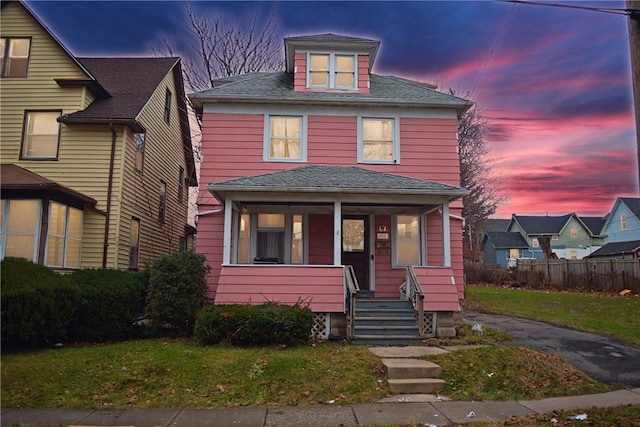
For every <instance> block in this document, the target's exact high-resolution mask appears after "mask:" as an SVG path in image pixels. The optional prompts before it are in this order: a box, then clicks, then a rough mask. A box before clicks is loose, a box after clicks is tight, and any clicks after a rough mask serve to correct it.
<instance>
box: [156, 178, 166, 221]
mask: <svg viewBox="0 0 640 427" xmlns="http://www.w3.org/2000/svg"><path fill="white" fill-rule="evenodd" d="M158 190H159V195H160V202H159V204H158V221H160V222H161V223H163V224H164V218H165V215H166V213H167V183H166V182H164V181H160V187H159V189H158Z"/></svg>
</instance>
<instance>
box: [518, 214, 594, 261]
mask: <svg viewBox="0 0 640 427" xmlns="http://www.w3.org/2000/svg"><path fill="white" fill-rule="evenodd" d="M602 225H603V220H602V219H601V218H597V217H584V218H583V217H579V216H578V215H576V214H575V213H570V214H566V215H561V216H548V215H546V216H528V215H516V214H513V215H512V216H511V221H510V222H509V225H508V226H507V231H508V232H518V233H520V234H521V235H522V236H523V237H524V238H525V239H526V241H527V243H528V244H529V249H528V251H524V252H523V253H522V257H525V258H544V253H543V251H542V248H541V246H540V239H541V238H543V237H545V238H549V239H550V243H551V251H552V252H553V253H554V254H555V255H556V256H557V257H558V258H565V259H582V258H583V257H585V256H587V255H589V254H590V253H591V252H593V251H595V250H596V249H598V248H600V246H602V244H603V240H604V238H603V237H602V235H601V228H602Z"/></svg>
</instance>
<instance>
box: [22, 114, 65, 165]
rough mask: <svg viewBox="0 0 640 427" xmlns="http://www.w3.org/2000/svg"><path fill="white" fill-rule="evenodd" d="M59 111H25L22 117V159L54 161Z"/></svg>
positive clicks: (58, 133)
mask: <svg viewBox="0 0 640 427" xmlns="http://www.w3.org/2000/svg"><path fill="white" fill-rule="evenodd" d="M59 117H60V111H27V112H26V113H25V117H24V131H23V138H22V151H21V158H22V159H36V160H37V159H56V158H57V157H58V141H59V135H60V124H59V123H58V118H59Z"/></svg>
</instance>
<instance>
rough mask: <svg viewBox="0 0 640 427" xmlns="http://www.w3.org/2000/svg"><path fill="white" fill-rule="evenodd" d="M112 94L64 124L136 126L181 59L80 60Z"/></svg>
mask: <svg viewBox="0 0 640 427" xmlns="http://www.w3.org/2000/svg"><path fill="white" fill-rule="evenodd" d="M78 60H79V61H80V62H81V63H82V64H83V65H84V66H85V67H86V68H87V69H88V70H90V71H91V73H92V74H93V75H94V76H95V77H96V78H97V79H98V81H99V82H100V83H101V84H102V86H103V87H104V88H105V89H106V90H107V91H108V92H109V94H110V95H111V96H110V97H108V98H105V99H97V100H95V101H94V102H92V103H91V105H89V106H88V107H87V108H85V109H84V110H81V111H77V112H75V113H72V114H68V115H66V116H64V117H63V118H62V119H61V121H62V122H63V123H93V122H109V123H124V124H129V123H131V124H132V125H133V124H134V122H135V120H136V118H137V117H138V114H140V111H142V108H143V107H144V106H145V105H146V103H147V102H148V101H149V98H150V97H151V95H152V94H153V92H154V91H155V90H156V88H157V87H158V85H159V84H160V82H161V81H162V79H164V77H165V76H166V75H167V73H169V72H170V71H171V69H172V68H173V67H174V66H175V65H176V63H177V61H179V58H78Z"/></svg>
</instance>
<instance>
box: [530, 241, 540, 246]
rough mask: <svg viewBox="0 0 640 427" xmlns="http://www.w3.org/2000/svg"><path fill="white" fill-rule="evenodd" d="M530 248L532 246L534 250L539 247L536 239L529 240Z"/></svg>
mask: <svg viewBox="0 0 640 427" xmlns="http://www.w3.org/2000/svg"><path fill="white" fill-rule="evenodd" d="M531 246H533V247H534V248H537V247H539V246H540V242H538V239H533V240H531Z"/></svg>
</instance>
